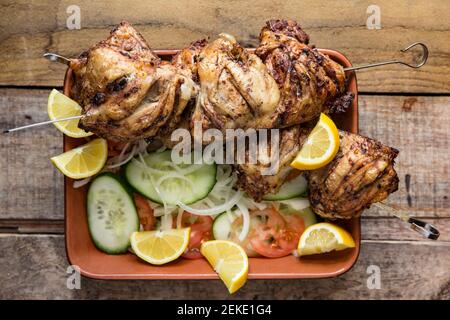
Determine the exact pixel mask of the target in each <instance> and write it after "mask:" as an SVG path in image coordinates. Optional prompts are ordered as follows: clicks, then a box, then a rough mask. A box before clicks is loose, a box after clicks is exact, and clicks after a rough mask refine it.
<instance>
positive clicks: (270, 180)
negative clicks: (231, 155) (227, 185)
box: [235, 126, 311, 201]
mask: <svg viewBox="0 0 450 320" xmlns="http://www.w3.org/2000/svg"><path fill="white" fill-rule="evenodd" d="M310 131H311V128H301V127H300V126H293V127H290V128H287V129H282V130H280V138H279V140H280V141H279V163H278V169H277V170H276V171H275V172H274V174H271V175H263V174H262V173H263V172H264V169H267V167H268V166H269V165H270V164H268V163H267V162H266V163H265V162H264V161H258V162H257V163H255V164H252V163H248V162H247V163H245V164H238V165H236V166H235V169H236V173H237V176H238V182H237V185H238V187H239V188H241V189H242V190H244V191H245V192H246V193H247V194H248V195H249V196H251V197H252V198H253V199H255V200H256V201H261V200H262V197H263V196H265V195H267V194H270V193H276V192H277V191H278V190H279V189H280V187H281V185H282V184H283V183H284V182H285V181H287V180H288V179H289V176H290V175H291V174H292V171H294V170H293V169H292V168H291V167H290V163H291V162H292V160H294V158H295V156H296V155H297V153H298V151H299V150H300V148H301V146H302V145H303V142H304V141H305V139H306V138H307V136H308V134H309V132H310ZM269 146H270V144H269ZM269 152H270V151H269ZM247 158H248V157H247Z"/></svg>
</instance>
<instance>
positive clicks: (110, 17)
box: [0, 0, 450, 300]
mask: <svg viewBox="0 0 450 320" xmlns="http://www.w3.org/2000/svg"><path fill="white" fill-rule="evenodd" d="M74 4H76V5H78V6H79V8H80V10H81V29H80V30H68V28H67V25H66V20H67V18H68V16H69V14H68V13H67V8H68V7H69V6H70V5H74ZM371 4H374V3H373V1H369V0H358V1H351V0H343V1H328V2H326V3H325V2H323V1H313V0H304V1H296V0H287V1H271V0H261V1H254V0H252V1H236V0H230V1H219V0H198V1H194V2H192V1H183V0H173V1H165V0H152V1H146V0H135V1H133V3H132V5H130V3H129V2H127V1H106V0H102V1H87V0H79V1H76V3H74V2H73V1H69V0H60V1H50V0H42V1H25V0H19V1H11V0H2V1H0V71H1V72H0V111H1V112H0V129H2V130H3V129H7V128H11V127H15V126H19V125H24V124H28V123H34V122H38V121H43V120H46V119H47V113H46V105H47V96H48V94H49V92H50V89H51V88H53V87H55V86H57V87H60V86H61V85H62V82H63V75H64V71H65V67H64V66H62V65H59V64H55V63H50V62H48V61H46V60H44V59H43V58H41V56H42V54H43V53H44V52H49V51H51V52H58V53H60V54H63V55H66V56H69V57H73V56H76V55H77V54H78V53H80V52H81V51H82V50H84V49H86V48H88V47H89V46H90V45H92V44H93V43H95V42H97V41H99V40H101V39H103V38H104V37H106V36H107V35H108V33H109V30H110V29H111V28H113V27H114V25H116V24H117V23H119V22H120V21H121V20H124V19H125V20H128V21H130V22H131V23H133V24H134V25H135V26H136V28H137V29H138V30H139V31H141V32H142V34H143V35H144V37H145V38H146V39H147V41H148V42H149V44H150V45H151V47H152V48H155V49H161V48H180V47H183V46H185V45H186V44H188V43H189V42H190V41H192V40H196V39H201V38H208V37H209V38H211V39H212V38H214V37H216V36H217V34H218V33H220V32H228V33H231V34H233V35H235V36H236V37H237V39H238V40H239V41H240V42H241V43H242V44H243V45H244V46H249V47H251V46H255V45H257V43H258V34H259V30H260V29H261V27H262V25H263V24H264V22H265V21H266V20H268V19H272V18H292V19H295V20H297V21H299V22H300V24H301V25H302V27H303V28H304V29H305V30H306V31H307V32H308V33H309V34H310V36H311V40H312V43H314V44H316V45H317V46H318V47H322V48H331V49H335V50H339V51H341V52H343V53H344V54H345V55H346V56H347V57H348V58H349V59H350V60H351V61H352V62H353V64H355V65H358V64H364V63H369V62H376V61H381V60H390V59H394V58H402V57H403V56H402V55H401V54H400V53H399V49H401V48H403V47H404V46H406V45H407V44H409V43H412V42H415V41H422V42H424V43H426V44H427V45H428V46H429V49H430V57H429V61H428V63H427V64H426V65H425V66H424V67H422V68H420V69H418V70H412V69H409V68H406V67H403V66H398V65H393V66H386V67H383V68H379V69H372V70H366V71H360V72H358V74H357V75H358V85H359V91H360V92H362V93H363V94H361V95H360V101H359V115H360V119H359V120H360V133H361V134H363V135H366V136H369V137H372V138H375V139H378V140H380V141H381V142H383V143H385V144H388V145H390V146H393V147H395V148H397V149H399V151H400V155H399V157H398V158H397V164H396V169H397V172H398V174H399V178H400V185H399V190H398V191H397V192H396V193H395V194H393V195H392V196H391V197H390V198H389V201H388V203H389V204H390V205H392V206H395V207H398V208H399V209H401V210H405V211H407V212H408V213H410V214H411V215H413V216H417V217H421V218H422V219H423V220H425V221H427V222H430V223H432V224H434V225H435V226H436V227H438V228H439V230H440V231H441V237H440V239H439V240H438V241H434V242H433V241H423V240H422V239H421V238H420V237H418V235H417V234H416V233H414V232H413V231H412V230H410V229H408V228H407V227H405V225H404V223H403V222H401V221H400V220H398V219H396V218H393V217H392V216H390V215H389V214H388V213H386V212H383V211H380V210H377V209H376V208H374V207H372V208H370V209H369V210H366V212H365V213H364V215H363V217H362V239H363V243H362V249H361V254H360V258H359V260H358V262H357V264H356V265H355V266H354V268H353V269H352V270H350V271H349V272H347V273H346V274H344V275H342V276H341V277H339V278H334V279H320V280H270V281H269V280H264V281H262V280H256V281H249V283H247V285H246V286H245V287H244V288H242V290H240V291H239V292H238V293H237V294H236V295H233V296H230V295H228V294H227V291H226V289H225V287H224V286H223V284H222V283H221V282H220V281H104V280H103V281H100V280H92V279H87V278H82V280H81V289H80V290H69V289H67V286H66V281H67V276H68V274H67V273H66V270H67V267H68V265H67V264H68V262H67V258H66V253H65V248H64V236H63V232H64V220H63V219H64V208H63V204H64V196H63V177H62V175H61V174H60V173H59V172H58V171H57V170H56V169H55V168H54V167H53V166H52V164H51V162H50V161H49V158H50V157H51V156H53V155H56V154H59V153H61V152H62V135H61V134H60V133H59V132H58V131H57V130H56V129H55V128H54V127H53V126H47V127H42V128H35V129H32V130H27V131H22V132H17V133H13V134H8V135H0V151H1V157H0V252H1V254H0V268H1V269H2V272H1V273H0V299H25V298H30V299H107V298H114V299H124V298H130V299H137V298H141V299H195V298H204V299H213V298H223V299H241V298H245V299H304V298H308V299H367V298H368V299H444V300H449V299H450V272H449V270H450V209H449V208H450V200H449V197H450V161H449V159H450V146H449V144H450V142H449V141H450V13H449V12H450V3H449V2H448V1H447V0H427V1H425V0H419V1H388V0H379V1H376V5H378V6H379V7H380V10H381V29H379V30H369V29H368V28H367V27H366V20H367V17H368V16H369V13H367V8H368V6H369V5H371ZM417 55H418V53H417V52H413V53H412V54H410V55H406V56H404V57H405V58H406V59H408V61H412V60H414V58H417ZM364 93H365V94H364ZM371 265H375V266H378V267H379V268H380V271H381V288H380V289H372V290H371V289H368V287H367V279H368V276H369V275H368V273H367V268H368V267H369V266H371Z"/></svg>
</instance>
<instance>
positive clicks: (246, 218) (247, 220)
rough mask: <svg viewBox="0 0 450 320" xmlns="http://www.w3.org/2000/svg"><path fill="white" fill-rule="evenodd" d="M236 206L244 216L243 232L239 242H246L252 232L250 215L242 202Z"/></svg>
mask: <svg viewBox="0 0 450 320" xmlns="http://www.w3.org/2000/svg"><path fill="white" fill-rule="evenodd" d="M236 205H237V207H238V208H239V211H240V212H241V214H242V230H241V233H240V234H239V237H238V239H239V241H244V239H245V238H246V237H247V235H248V232H249V230H250V213H249V212H248V208H247V206H246V205H244V204H242V202H238V203H237V204H236Z"/></svg>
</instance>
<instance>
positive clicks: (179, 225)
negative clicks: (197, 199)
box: [177, 208, 184, 229]
mask: <svg viewBox="0 0 450 320" xmlns="http://www.w3.org/2000/svg"><path fill="white" fill-rule="evenodd" d="M183 212H184V210H183V209H182V208H178V215H177V229H181V222H182V219H183Z"/></svg>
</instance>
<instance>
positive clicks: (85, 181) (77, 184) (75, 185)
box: [73, 177, 92, 189]
mask: <svg viewBox="0 0 450 320" xmlns="http://www.w3.org/2000/svg"><path fill="white" fill-rule="evenodd" d="M91 179H92V177H89V178H86V179H83V180H76V181H74V182H73V188H74V189H77V188H81V187H82V186H85V185H87V184H88V183H89V182H90V181H91Z"/></svg>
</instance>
